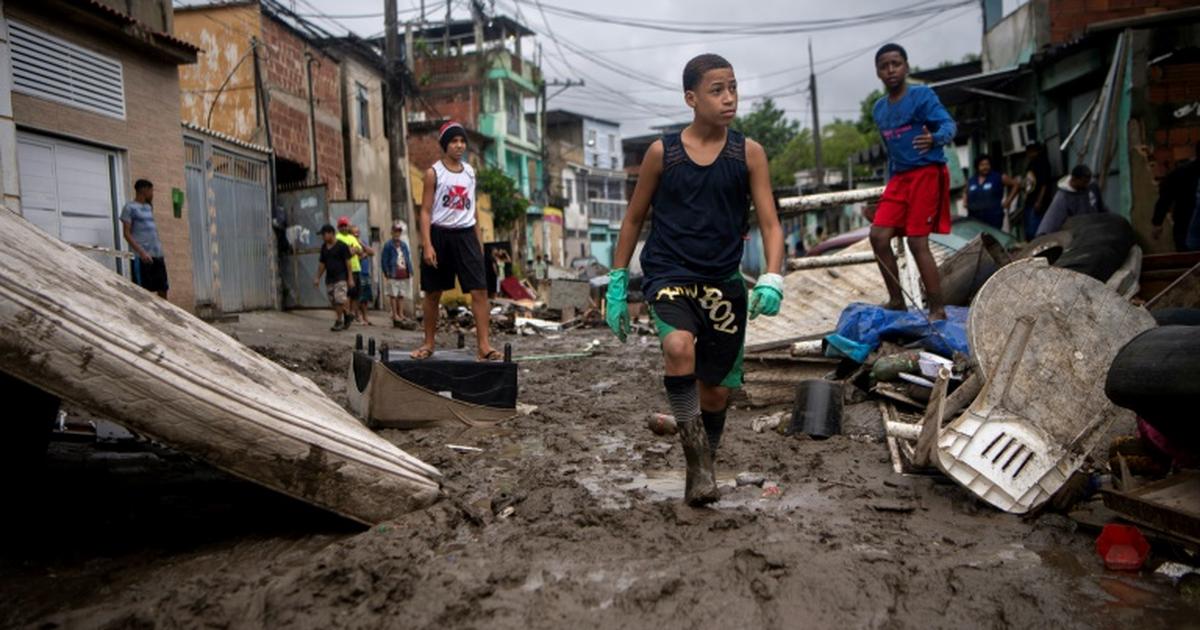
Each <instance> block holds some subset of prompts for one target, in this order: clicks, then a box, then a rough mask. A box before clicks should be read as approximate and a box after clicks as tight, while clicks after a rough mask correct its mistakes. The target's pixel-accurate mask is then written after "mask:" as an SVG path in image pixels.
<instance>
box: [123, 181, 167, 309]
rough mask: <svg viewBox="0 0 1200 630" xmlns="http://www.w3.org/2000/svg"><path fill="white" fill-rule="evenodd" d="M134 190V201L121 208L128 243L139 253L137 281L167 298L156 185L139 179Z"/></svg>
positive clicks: (136, 261) (136, 260)
mask: <svg viewBox="0 0 1200 630" xmlns="http://www.w3.org/2000/svg"><path fill="white" fill-rule="evenodd" d="M133 191H134V198H133V201H129V202H127V203H126V204H125V207H124V208H122V209H121V229H122V232H123V233H124V235H125V242H127V243H129V247H131V248H132V249H133V251H134V253H135V254H137V256H136V257H135V258H134V259H133V281H134V282H136V283H137V284H138V285H139V286H141V287H142V288H143V289H146V290H147V291H153V292H154V293H157V294H158V295H159V297H162V298H164V299H165V298H166V297H167V289H168V288H169V285H168V283H167V265H166V262H165V261H164V260H163V249H162V241H160V240H159V238H158V227H157V226H155V225H154V205H153V204H154V184H152V183H151V182H150V180H147V179H139V180H137V181H136V182H134V184H133Z"/></svg>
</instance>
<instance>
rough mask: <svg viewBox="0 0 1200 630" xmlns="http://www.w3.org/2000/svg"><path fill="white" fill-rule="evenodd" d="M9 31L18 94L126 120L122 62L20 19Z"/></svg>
mask: <svg viewBox="0 0 1200 630" xmlns="http://www.w3.org/2000/svg"><path fill="white" fill-rule="evenodd" d="M8 30H9V40H10V44H11V49H12V71H13V91H14V92H20V93H22V94H28V95H29V96H34V97H37V98H42V99H46V100H49V101H54V102H57V103H62V104H64V105H70V106H72V107H77V108H79V109H84V110H87V111H90V112H95V113H97V114H103V115H105V116H111V117H113V118H120V119H122V120H124V118H125V77H124V72H123V69H122V67H121V62H120V61H118V60H116V59H113V58H111V57H107V56H105V55H101V54H99V53H96V52H93V51H91V50H88V49H86V48H83V47H82V46H78V45H76V44H74V43H71V42H69V41H67V40H65V39H62V38H59V37H55V36H53V35H51V34H49V33H45V32H43V31H40V30H38V29H36V28H33V27H32V26H29V25H27V24H22V23H21V22H18V21H16V20H9V21H8Z"/></svg>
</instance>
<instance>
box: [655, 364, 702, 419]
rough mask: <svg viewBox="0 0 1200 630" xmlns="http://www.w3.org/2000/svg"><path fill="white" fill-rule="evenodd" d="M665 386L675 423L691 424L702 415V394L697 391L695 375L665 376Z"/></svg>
mask: <svg viewBox="0 0 1200 630" xmlns="http://www.w3.org/2000/svg"><path fill="white" fill-rule="evenodd" d="M663 385H664V386H665V387H666V388H667V402H668V403H670V405H671V415H673V416H675V422H679V423H682V422H691V421H692V420H693V419H694V418H695V417H696V416H698V415H700V393H699V392H698V391H697V390H696V375H695V374H688V375H686V376H664V377H663Z"/></svg>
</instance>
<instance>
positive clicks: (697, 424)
mask: <svg viewBox="0 0 1200 630" xmlns="http://www.w3.org/2000/svg"><path fill="white" fill-rule="evenodd" d="M678 424H679V441H680V443H682V445H683V456H684V459H686V460H687V486H686V489H685V490H684V494H683V498H684V501H686V502H687V504H688V505H690V506H692V507H699V506H702V505H707V504H709V503H712V502H714V501H717V500H718V499H720V498H721V492H720V490H719V489H718V488H717V476H716V473H715V472H714V471H713V459H712V452H711V451H710V450H709V448H708V436H707V435H706V434H705V432H704V424H703V421H701V420H700V417H699V416H696V417H693V418H691V419H690V420H685V421H683V422H678Z"/></svg>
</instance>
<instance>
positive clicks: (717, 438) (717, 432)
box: [700, 409, 725, 451]
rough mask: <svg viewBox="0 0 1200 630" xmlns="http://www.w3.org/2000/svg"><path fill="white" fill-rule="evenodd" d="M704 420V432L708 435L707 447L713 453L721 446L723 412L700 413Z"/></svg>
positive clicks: (723, 423)
mask: <svg viewBox="0 0 1200 630" xmlns="http://www.w3.org/2000/svg"><path fill="white" fill-rule="evenodd" d="M700 417H701V418H703V419H704V432H705V433H706V434H708V447H709V448H710V449H712V450H713V451H716V450H717V447H718V446H720V445H721V434H722V433H724V432H725V410H724V409H722V410H720V411H703V410H701V411H700Z"/></svg>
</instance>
